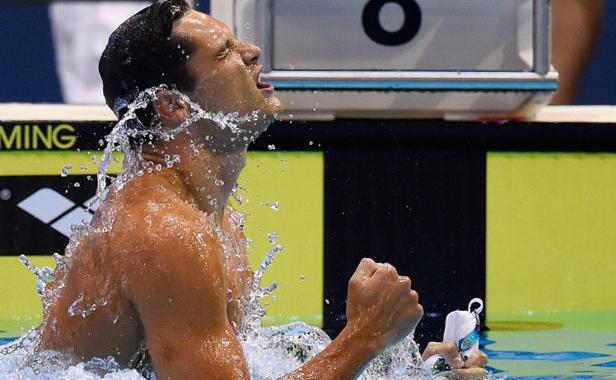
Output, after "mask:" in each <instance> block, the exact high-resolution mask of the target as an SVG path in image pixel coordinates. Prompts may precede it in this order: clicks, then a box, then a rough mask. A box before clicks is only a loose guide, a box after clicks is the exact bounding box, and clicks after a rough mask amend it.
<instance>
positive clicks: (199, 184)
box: [143, 136, 246, 221]
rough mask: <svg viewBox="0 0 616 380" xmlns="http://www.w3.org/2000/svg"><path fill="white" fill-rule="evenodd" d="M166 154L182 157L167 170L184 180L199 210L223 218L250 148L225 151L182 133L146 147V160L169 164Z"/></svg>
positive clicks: (187, 190)
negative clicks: (196, 140) (151, 146)
mask: <svg viewBox="0 0 616 380" xmlns="http://www.w3.org/2000/svg"><path fill="white" fill-rule="evenodd" d="M165 157H171V158H173V157H179V162H175V163H174V165H173V167H172V168H170V169H166V170H165V171H167V172H172V173H173V174H174V175H175V176H176V177H177V178H178V179H179V180H180V181H179V182H181V184H182V185H180V186H182V187H183V190H184V191H185V192H186V193H187V195H188V197H189V199H191V200H192V201H194V203H195V205H196V206H197V207H198V208H199V210H201V211H203V212H205V213H206V214H208V215H212V216H214V218H216V219H217V220H219V221H221V220H222V216H223V214H224V211H225V206H226V205H227V202H228V200H229V196H230V195H231V192H232V191H233V188H234V187H235V185H236V183H237V179H238V177H239V175H240V172H241V171H242V169H243V168H244V165H245V164H246V147H245V146H238V147H235V148H233V149H224V150H222V149H216V148H213V147H212V146H211V145H208V144H206V143H205V142H201V143H198V144H197V143H196V142H195V141H194V140H192V139H190V137H189V136H178V137H176V138H175V139H174V140H172V141H170V142H160V143H158V144H157V145H156V146H155V147H154V148H150V149H147V150H146V149H145V148H144V152H143V158H144V161H146V162H147V161H151V162H153V163H154V165H157V164H161V165H162V166H163V167H166V162H165ZM167 160H168V158H167ZM178 185H179V184H178Z"/></svg>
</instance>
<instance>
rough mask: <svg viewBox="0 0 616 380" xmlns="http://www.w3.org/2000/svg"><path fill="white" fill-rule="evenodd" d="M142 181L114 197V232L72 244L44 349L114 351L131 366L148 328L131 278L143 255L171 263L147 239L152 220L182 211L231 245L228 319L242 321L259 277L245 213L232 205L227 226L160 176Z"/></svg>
mask: <svg viewBox="0 0 616 380" xmlns="http://www.w3.org/2000/svg"><path fill="white" fill-rule="evenodd" d="M139 182H141V183H132V184H129V185H127V186H126V187H125V188H124V189H123V190H122V192H121V193H120V195H119V196H118V197H117V199H112V200H110V202H111V203H114V205H115V206H117V208H116V210H117V212H116V215H115V218H114V221H113V228H112V229H111V230H110V231H108V232H101V231H93V232H90V233H88V234H86V235H84V236H82V238H81V239H78V242H77V244H73V247H72V246H71V245H69V247H68V248H67V250H69V249H72V250H73V251H74V252H73V260H72V262H71V264H70V266H69V267H68V268H67V269H66V271H64V272H63V271H62V270H58V271H57V272H58V273H57V275H56V279H59V278H63V277H64V275H65V280H64V282H63V283H62V281H59V280H56V281H55V282H54V283H52V284H50V285H49V286H50V287H51V289H50V290H51V291H52V292H56V293H57V295H58V296H57V298H56V299H55V300H54V301H53V302H52V303H51V304H50V306H49V308H48V310H47V315H46V316H45V319H44V321H43V324H42V327H41V330H42V341H41V348H43V349H58V350H69V351H71V352H72V353H73V354H74V355H75V356H76V358H77V359H79V360H84V359H88V358H90V357H94V356H98V357H107V356H109V355H112V356H114V357H116V359H117V360H118V361H119V362H120V363H121V364H124V365H126V364H128V361H129V360H130V358H131V356H132V355H134V353H135V351H136V350H137V348H138V346H139V344H140V342H141V341H143V339H144V328H143V325H142V323H141V319H140V316H139V312H138V311H137V310H136V308H135V307H134V305H133V304H132V302H131V300H130V295H128V294H127V293H126V289H125V287H124V284H125V282H126V279H127V276H135V273H136V272H137V270H138V268H135V267H134V266H135V264H134V263H135V257H140V256H143V257H142V258H141V259H144V260H157V261H160V262H161V263H162V265H164V260H165V258H164V257H162V258H161V257H156V252H157V250H158V248H159V247H157V246H156V245H155V244H153V243H151V242H150V243H148V242H146V241H148V240H149V241H152V240H150V239H143V241H142V239H140V237H141V236H143V234H148V232H149V230H155V229H154V228H153V227H152V226H151V223H152V220H157V218H173V217H175V214H176V213H179V212H183V213H184V215H182V216H183V217H187V216H186V213H188V214H190V215H189V217H191V218H192V217H194V218H198V219H199V220H198V222H199V223H205V224H206V225H209V226H210V227H212V228H213V229H214V230H215V231H216V236H217V238H215V239H212V241H208V242H207V244H220V245H222V247H223V249H222V252H223V256H224V257H223V263H224V268H225V270H224V272H225V273H224V275H225V278H224V284H226V287H227V289H229V290H228V299H227V316H228V318H229V321H230V322H231V325H232V326H234V327H237V326H239V325H240V323H241V321H242V312H241V308H240V305H241V304H242V303H243V302H244V301H245V300H246V297H247V295H248V292H249V290H250V287H251V279H252V272H251V271H250V268H249V266H248V261H247V256H246V241H245V238H244V235H243V232H242V229H243V226H242V225H241V218H239V217H238V214H236V213H235V211H234V210H233V209H232V208H231V206H228V207H227V208H226V210H225V213H224V215H223V217H222V223H221V224H220V225H217V223H216V222H215V221H213V220H212V218H210V217H208V216H207V215H205V214H202V213H200V212H199V211H198V210H196V208H191V207H186V201H185V199H182V197H181V196H180V195H179V194H177V193H176V192H174V191H173V189H170V188H169V186H167V184H166V183H164V182H160V181H158V180H157V178H156V177H154V176H151V177H150V178H143V179H139ZM191 209H194V215H193V214H191V213H192V211H191ZM178 210H181V211H178ZM103 219H104V217H102V216H101V215H100V214H99V213H97V215H96V216H95V219H94V222H93V225H95V226H97V224H98V227H100V224H101V223H102V221H101V220H103ZM178 238H181V237H178ZM150 255H152V256H151V257H150ZM195 273H197V275H196V276H195V277H194V281H211V280H212V279H208V278H200V276H199V274H198V273H199V271H196V272H195ZM148 281H149V279H148V277H147V275H146V276H143V283H144V286H147V282H148ZM196 296H197V295H195V297H196ZM170 301H171V300H170ZM195 302H198V301H197V300H195ZM94 304H96V306H95V307H94V306H93V305H94ZM82 314H83V315H82Z"/></svg>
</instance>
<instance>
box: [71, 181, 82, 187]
mask: <svg viewBox="0 0 616 380" xmlns="http://www.w3.org/2000/svg"><path fill="white" fill-rule="evenodd" d="M73 186H74V187H80V186H81V184H80V183H79V182H75V183H74V184H73Z"/></svg>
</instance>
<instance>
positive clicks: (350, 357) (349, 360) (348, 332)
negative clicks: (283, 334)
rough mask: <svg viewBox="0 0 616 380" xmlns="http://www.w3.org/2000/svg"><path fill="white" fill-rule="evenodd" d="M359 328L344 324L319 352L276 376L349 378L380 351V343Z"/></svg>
mask: <svg viewBox="0 0 616 380" xmlns="http://www.w3.org/2000/svg"><path fill="white" fill-rule="evenodd" d="M362 330H363V329H360V328H354V327H353V326H349V325H347V327H345V328H344V330H342V332H341V333H340V335H338V337H337V338H336V339H335V340H334V341H333V342H332V343H331V344H330V345H329V346H328V347H327V348H326V349H325V350H323V351H322V352H321V353H319V354H318V355H316V356H315V357H314V358H312V359H311V360H309V361H308V362H307V363H306V364H304V365H303V366H302V367H300V368H298V369H296V370H295V371H293V372H291V373H289V374H287V375H285V376H283V377H281V378H280V379H279V380H295V379H302V380H311V379H315V380H317V379H318V380H330V379H331V380H344V379H352V378H354V377H355V376H357V375H358V373H359V372H360V371H361V370H362V368H364V367H365V366H366V364H367V363H368V362H369V361H370V360H371V359H372V358H373V357H374V356H376V355H377V354H378V353H379V351H380V348H379V347H380V345H379V344H378V342H377V341H376V340H375V339H372V338H371V337H370V336H369V335H367V334H366V333H365V332H364V331H362Z"/></svg>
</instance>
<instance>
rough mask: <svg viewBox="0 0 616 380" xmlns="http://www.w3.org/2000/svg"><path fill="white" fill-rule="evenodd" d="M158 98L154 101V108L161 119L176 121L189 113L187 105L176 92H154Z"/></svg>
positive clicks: (184, 117) (179, 120) (170, 121)
mask: <svg viewBox="0 0 616 380" xmlns="http://www.w3.org/2000/svg"><path fill="white" fill-rule="evenodd" d="M156 95H157V96H158V98H157V99H156V100H155V101H154V103H153V106H154V110H155V111H156V113H157V114H158V117H159V118H160V120H161V121H166V122H169V123H177V122H181V121H182V120H184V119H186V118H187V117H188V115H189V114H190V111H189V109H188V105H187V104H186V103H184V102H183V101H181V100H180V99H179V97H178V96H177V95H176V94H172V93H169V92H165V91H159V92H157V93H156Z"/></svg>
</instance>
